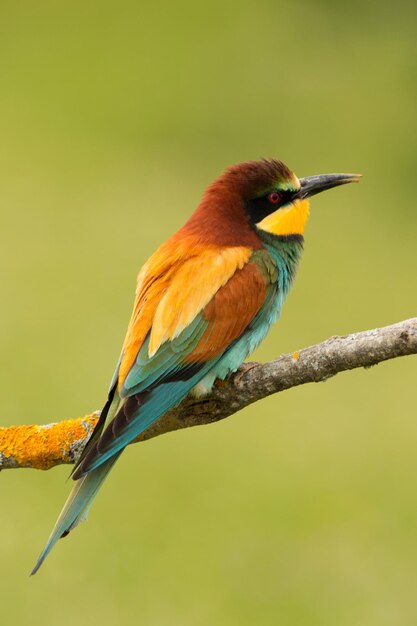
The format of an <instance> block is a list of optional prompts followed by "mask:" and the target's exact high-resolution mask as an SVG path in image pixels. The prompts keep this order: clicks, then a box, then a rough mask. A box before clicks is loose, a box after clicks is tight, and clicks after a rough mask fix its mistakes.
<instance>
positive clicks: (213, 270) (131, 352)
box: [118, 238, 252, 389]
mask: <svg viewBox="0 0 417 626" xmlns="http://www.w3.org/2000/svg"><path fill="white" fill-rule="evenodd" d="M251 254H252V250H251V248H248V247H244V246H236V247H230V248H225V247H220V246H207V245H204V246H203V245H198V244H197V245H196V244H195V243H194V242H193V241H192V240H191V238H189V239H188V238H187V239H186V238H183V239H181V240H178V239H176V238H172V239H170V240H168V241H167V242H166V243H165V244H163V245H162V246H161V247H160V248H159V249H158V250H157V251H156V252H155V254H154V255H153V256H152V257H151V258H150V259H149V261H148V262H147V263H146V264H145V265H144V267H143V268H142V270H141V272H140V273H139V276H138V285H137V289H136V298H135V304H134V309H133V314H132V317H131V320H130V323H129V327H128V330H127V334H126V338H125V341H124V344H123V349H122V357H121V362H120V368H119V375H118V388H119V389H120V388H121V387H122V385H123V382H124V381H125V379H126V376H127V374H128V373H129V370H130V369H131V367H132V365H133V364H134V362H135V359H136V357H137V354H138V352H139V350H140V348H141V346H142V344H143V342H144V341H145V339H146V337H147V335H148V333H150V341H149V357H152V356H153V355H155V353H156V352H157V351H158V349H159V348H160V346H161V345H162V344H164V343H165V342H166V341H171V340H173V339H175V338H176V337H178V336H179V335H180V334H181V332H182V331H183V330H184V329H185V328H186V327H187V326H188V325H189V324H190V323H191V322H192V321H193V319H195V317H196V316H197V315H198V313H199V312H200V311H202V310H203V309H204V311H205V315H206V314H207V315H208V316H211V317H213V316H214V315H215V309H208V310H207V313H206V309H205V307H206V308H207V305H209V303H210V301H211V300H212V298H213V296H215V295H216V293H217V292H218V290H219V289H220V288H221V287H223V286H224V285H226V284H227V283H228V281H229V279H230V278H231V277H232V276H233V275H234V274H235V272H236V271H238V270H240V269H242V268H243V267H244V266H245V264H246V263H247V262H248V261H249V259H250V256H251ZM227 293H228V294H229V295H228V297H230V296H231V292H229V291H228V292H227ZM223 300H224V299H223ZM219 306H223V308H224V305H221V300H219V301H218V303H217V307H219ZM207 319H209V317H208V318H207ZM210 319H211V318H210ZM222 332H223V335H224V336H226V335H225V333H224V331H219V333H218V338H217V339H216V341H217V342H218V344H219V345H220V343H219V342H220V336H221V334H222Z"/></svg>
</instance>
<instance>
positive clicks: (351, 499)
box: [0, 0, 417, 626]
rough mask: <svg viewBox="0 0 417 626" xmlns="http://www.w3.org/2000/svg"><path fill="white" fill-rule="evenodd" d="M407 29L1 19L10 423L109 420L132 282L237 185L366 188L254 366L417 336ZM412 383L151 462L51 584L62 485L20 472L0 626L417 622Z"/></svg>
mask: <svg viewBox="0 0 417 626" xmlns="http://www.w3.org/2000/svg"><path fill="white" fill-rule="evenodd" d="M411 5H412V3H410V5H408V4H406V3H405V4H402V3H401V2H400V3H396V4H395V6H394V5H392V3H389V2H379V3H376V2H365V3H362V2H355V1H353V2H349V3H342V2H330V0H329V1H326V0H322V1H319V2H314V3H308V2H303V1H300V0H296V1H294V0H291V1H289V0H288V1H287V2H272V1H270V2H268V1H266V0H262V1H260V0H258V1H256V2H242V1H240V2H224V1H222V2H220V1H217V0H215V1H214V2H210V3H206V4H204V3H196V2H184V1H182V0H179V1H177V2H174V3H169V2H165V3H161V2H153V3H139V2H131V3H129V2H113V3H111V2H100V3H99V2H88V1H86V0H83V1H82V2H81V1H80V0H73V1H72V2H71V3H65V2H60V3H57V2H52V1H50V2H44V1H41V2H36V3H34V2H28V1H24V0H22V1H19V0H16V1H14V2H10V1H9V2H8V1H5V0H3V1H2V2H1V6H0V142H1V147H0V209H1V229H0V262H1V268H2V271H1V282H0V285H1V307H0V336H1V350H0V359H1V372H2V377H1V409H0V410H1V423H2V424H3V425H7V424H13V423H32V422H38V423H42V422H48V421H51V420H54V419H55V420H56V419H63V418H66V417H75V416H77V415H81V414H84V413H87V412H89V411H90V410H93V409H97V408H100V406H102V404H103V402H104V399H105V395H106V390H107V386H108V384H109V381H110V378H111V375H112V372H113V368H114V366H115V363H116V360H117V357H118V353H119V350H120V345H121V342H122V340H123V336H124V332H125V328H126V325H127V321H128V318H129V316H130V308H131V305H132V300H133V293H134V285H135V276H136V273H137V271H138V269H139V268H140V266H141V264H142V263H143V262H144V261H145V260H146V258H147V257H148V255H149V254H150V253H151V252H152V251H153V250H154V249H155V247H156V246H158V244H160V243H161V242H162V241H163V240H164V239H165V238H166V237H167V236H168V235H170V234H171V233H172V232H173V231H174V230H175V229H176V228H178V227H179V226H180V225H181V224H182V223H183V222H184V221H185V219H186V218H187V216H188V215H189V214H190V212H191V211H192V209H193V208H194V207H195V206H196V204H197V203H198V200H199V197H200V195H201V193H202V191H203V189H204V187H205V186H206V185H207V184H208V183H209V182H210V181H211V180H212V179H213V178H214V177H216V176H217V175H218V174H219V173H220V172H221V170H222V169H223V168H224V167H225V166H227V165H229V164H231V163H235V162H238V161H243V160H246V159H254V158H258V157H263V156H265V157H270V156H271V157H277V158H281V159H282V160H284V161H285V162H287V163H288V164H289V166H290V167H291V168H293V169H294V171H295V172H296V173H297V174H298V175H299V176H305V175H310V174H317V173H324V172H332V171H342V172H343V171H358V172H361V173H363V174H364V178H363V180H362V182H361V184H360V185H359V186H356V185H352V186H349V187H345V188H343V189H338V190H334V191H332V192H329V193H328V194H323V195H322V196H320V197H317V198H314V200H313V202H312V212H311V218H310V222H309V225H308V229H307V233H306V236H307V241H306V250H305V254H304V257H303V260H302V263H301V267H300V270H299V273H298V278H297V281H296V284H295V286H294V289H293V291H292V293H291V296H290V298H289V300H288V302H287V304H286V306H285V309H284V313H283V316H282V318H281V320H280V322H279V323H278V324H277V325H276V327H275V328H274V329H273V331H272V332H271V333H270V335H269V337H268V339H267V340H266V341H265V343H264V345H263V346H262V348H261V349H260V350H258V352H257V353H256V355H255V358H257V359H262V360H268V359H271V358H273V357H276V356H278V355H279V354H281V353H282V352H286V351H293V350H296V349H299V348H302V347H303V346H306V345H309V344H313V343H315V342H318V341H321V340H323V339H325V338H327V337H328V336H331V335H334V334H340V333H347V332H353V331H358V330H363V329H366V328H373V327H376V326H380V325H385V324H389V323H392V322H395V321H399V320H401V319H403V318H407V317H411V316H412V315H415V314H416V304H417V294H416V256H415V250H416V222H417V219H416V201H415V194H416V186H415V172H416V167H417V156H416V148H415V146H416V141H415V138H416V134H415V133H416V114H415V111H416V91H417V88H416V73H417V54H416V44H415V38H416V33H415V23H416V18H417V12H416V10H415V8H412V6H411ZM414 6H415V5H414ZM416 374H417V370H416V361H415V360H413V358H411V357H409V358H407V359H402V360H396V361H392V362H390V363H386V364H382V365H379V366H378V367H375V368H373V369H371V370H368V371H364V370H361V371H355V372H352V373H347V374H342V375H340V376H339V377H337V378H336V379H333V380H331V381H328V382H327V383H325V384H320V385H309V386H305V387H303V388H298V389H293V390H291V391H289V392H286V393H285V394H280V395H278V396H276V397H273V398H270V399H268V400H265V401H263V402H259V403H257V404H256V405H254V406H252V407H250V408H249V409H247V410H245V411H243V412H241V413H240V414H238V415H235V416H233V417H231V418H230V419H228V420H225V421H224V422H222V423H219V424H216V425H213V426H208V427H203V428H196V429H189V430H187V431H184V432H181V433H173V434H170V435H167V436H164V437H160V438H158V439H156V440H154V441H151V442H149V443H146V444H143V445H138V446H135V447H132V448H131V449H129V450H127V452H126V453H125V454H124V455H123V458H122V460H121V461H120V462H119V463H118V465H117V466H116V469H115V470H114V472H113V473H112V475H111V477H110V478H109V480H108V482H107V484H106V485H105V488H104V489H103V491H102V493H101V494H100V496H99V498H98V499H97V502H96V503H95V506H94V508H93V511H92V514H91V515H90V520H89V522H88V524H85V525H83V526H82V527H81V528H80V529H78V530H77V531H76V532H75V533H73V534H72V535H71V537H69V538H68V539H67V540H65V541H63V542H60V543H59V544H58V546H57V547H56V549H55V550H54V552H53V553H52V555H51V557H50V559H49V560H48V561H47V563H46V564H45V566H44V568H43V569H42V570H41V572H40V573H39V575H38V576H36V577H35V578H32V579H29V578H28V573H29V571H30V569H31V567H32V566H33V564H34V561H35V559H36V557H37V555H38V553H39V551H40V548H41V547H42V545H43V544H44V542H45V540H46V538H47V535H48V534H49V531H50V529H51V526H52V524H53V522H54V520H55V518H56V516H57V514H58V511H59V509H60V507H61V505H62V503H63V501H64V499H65V497H66V494H67V492H68V490H69V487H70V485H69V483H66V482H65V481H66V478H67V475H68V468H65V467H63V468H57V469H54V470H52V471H50V472H47V473H42V472H37V471H32V470H22V471H10V472H3V473H2V474H1V479H0V485H1V516H0V561H1V571H2V575H1V584H0V600H1V601H0V607H1V608H0V615H1V618H0V620H1V623H2V624H3V623H4V624H6V623H12V624H14V626H18V625H19V626H20V625H23V624H24V625H26V624H29V623H42V624H46V625H48V626H49V625H52V624H62V625H63V626H64V625H65V626H66V625H69V624H74V623H79V624H86V623H89V624H98V623H100V624H102V625H103V626H106V625H113V624H126V625H127V626H130V625H133V624H144V625H146V626H175V625H179V626H195V625H197V624H198V625H199V626H212V625H216V626H223V625H225V626H234V625H236V626H237V625H239V626H246V625H252V624H262V625H271V626H272V625H276V624H282V625H284V626H287V625H294V626H301V625H309V626H310V625H317V626H326V625H329V626H334V625H335V624H337V625H338V626H345V625H349V626H350V625H352V626H362V625H363V626H373V625H375V626H376V625H378V626H384V625H388V624H389V625H391V624H393V625H394V624H395V625H397V624H416V623H417V597H416V589H417V454H416V449H417V419H416Z"/></svg>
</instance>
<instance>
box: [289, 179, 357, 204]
mask: <svg viewBox="0 0 417 626" xmlns="http://www.w3.org/2000/svg"><path fill="white" fill-rule="evenodd" d="M360 178H361V174H320V175H319V176H306V178H300V183H301V188H300V190H299V191H298V192H297V195H296V197H297V198H300V199H303V198H309V197H310V196H315V195H316V193H321V192H322V191H326V189H331V188H332V187H338V186H339V185H346V184H347V183H358V182H359V180H360Z"/></svg>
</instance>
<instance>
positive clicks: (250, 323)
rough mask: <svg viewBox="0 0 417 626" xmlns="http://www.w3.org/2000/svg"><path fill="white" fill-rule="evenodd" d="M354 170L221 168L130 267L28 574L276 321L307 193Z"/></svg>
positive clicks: (347, 179)
mask: <svg viewBox="0 0 417 626" xmlns="http://www.w3.org/2000/svg"><path fill="white" fill-rule="evenodd" d="M359 178H360V175H358V174H323V175H316V176H309V177H305V178H297V176H296V175H295V174H294V173H293V172H292V171H291V170H290V169H289V168H288V167H287V166H286V165H285V164H284V163H283V162H282V161H280V160H276V159H261V160H257V161H247V162H243V163H239V164H237V165H233V166H231V167H228V168H227V169H226V170H224V172H223V173H222V174H221V175H220V176H219V177H218V178H217V179H216V180H214V182H212V183H211V184H210V185H209V186H208V188H207V189H206V191H205V193H204V194H203V196H202V199H201V201H200V203H199V204H198V206H197V208H196V209H195V211H194V212H193V213H192V214H191V216H190V217H189V219H188V220H187V221H186V223H185V224H184V225H183V226H182V227H181V228H180V229H179V230H178V231H177V232H176V233H175V234H174V235H173V236H171V237H170V238H169V239H167V240H166V241H165V243H163V244H162V245H161V246H160V247H159V248H158V249H157V250H156V252H155V253H154V254H153V255H152V256H151V257H150V258H149V260H148V261H147V262H146V263H145V265H144V266H143V267H142V269H141V270H140V272H139V274H138V279H137V286H136V294H135V300H134V306H133V312H132V316H131V319H130V322H129V325H128V329H127V333H126V336H125V340H124V343H123V346H122V350H121V355H120V358H119V361H118V363H117V367H116V370H115V373H114V375H113V379H112V381H111V384H110V389H109V392H108V397H107V401H106V403H105V405H104V407H103V410H102V411H101V415H100V418H99V420H98V423H97V425H96V427H95V429H94V431H93V433H92V435H91V437H90V439H89V441H88V442H87V444H86V445H85V447H84V449H83V451H82V453H81V455H80V457H79V458H78V460H77V462H76V464H75V466H74V468H73V470H72V473H71V475H72V478H73V479H74V480H75V485H74V487H73V489H72V491H71V493H70V495H69V497H68V499H67V501H66V503H65V505H64V507H63V509H62V511H61V514H60V516H59V517H58V520H57V522H56V524H55V527H54V528H53V530H52V533H51V535H50V537H49V539H48V542H47V544H46V546H45V547H44V549H43V550H42V552H41V554H40V556H39V559H38V561H37V563H36V565H35V567H34V568H33V570H32V572H31V574H35V573H36V572H37V571H38V569H39V568H40V566H41V565H42V563H43V561H44V560H45V558H46V557H47V555H48V554H49V552H50V551H51V549H52V548H53V546H54V545H55V544H56V542H57V541H58V539H59V538H61V537H65V536H66V535H68V534H69V533H70V532H71V531H72V530H73V529H74V528H75V527H76V526H77V525H78V524H79V523H80V522H81V521H83V520H85V519H86V517H87V514H88V512H89V510H90V507H91V504H92V502H93V500H94V498H95V496H96V495H97V492H98V490H99V488H100V487H101V485H102V483H103V481H104V480H105V478H106V477H107V475H108V474H109V472H110V470H111V469H112V467H113V465H114V463H115V462H116V461H117V459H118V458H119V456H120V455H121V453H122V452H123V450H124V449H125V447H126V446H127V445H128V444H129V443H131V442H132V441H134V440H135V439H136V438H137V437H138V436H139V435H140V434H141V433H142V432H143V431H144V430H146V429H147V428H149V426H151V424H153V423H154V422H155V421H156V420H158V419H159V418H161V416H163V415H164V413H166V412H167V411H168V410H170V409H172V408H173V407H174V406H176V405H177V404H179V403H180V402H181V401H182V400H183V399H184V398H185V397H186V396H188V395H190V394H194V395H195V396H196V397H201V396H204V395H205V394H207V393H209V392H210V390H211V388H212V386H213V384H214V382H215V381H216V379H219V380H224V379H225V378H226V377H227V376H228V375H229V374H230V373H232V372H234V371H236V370H237V369H238V367H239V366H240V365H241V364H242V363H243V361H244V360H245V359H246V357H247V356H248V355H249V354H250V353H251V352H253V350H254V349H255V348H256V347H257V346H258V345H259V343H260V342H261V341H262V340H263V339H264V337H265V335H266V334H267V332H268V331H269V329H270V327H271V326H272V324H273V323H274V322H275V321H276V320H277V319H278V318H279V316H280V313H281V310H282V306H283V303H284V301H285V299H286V297H287V295H288V292H289V289H290V287H291V285H292V283H293V281H294V276H295V273H296V269H297V265H298V262H299V260H300V257H301V254H302V250H303V243H304V230H305V226H306V222H307V219H308V216H309V212H310V198H311V197H312V196H313V195H315V194H318V193H320V192H322V191H325V190H327V189H331V188H333V187H336V186H339V185H344V184H346V183H352V182H358V181H359Z"/></svg>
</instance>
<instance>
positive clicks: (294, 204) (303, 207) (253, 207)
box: [185, 159, 360, 247]
mask: <svg viewBox="0 0 417 626" xmlns="http://www.w3.org/2000/svg"><path fill="white" fill-rule="evenodd" d="M359 178H360V175H358V174H322V175H319V176H308V177H306V178H297V176H296V175H295V174H294V173H293V172H292V171H291V170H290V169H289V168H288V167H287V166H286V165H285V164H284V163H283V162H282V161H277V160H274V159H263V160H261V161H248V162H245V163H238V164H237V165H233V166H231V167H229V168H227V169H226V170H225V171H224V172H223V174H222V175H221V176H220V177H219V178H217V179H216V180H215V181H214V182H213V183H212V184H211V185H210V186H209V187H208V189H207V190H206V193H205V194H204V196H203V199H202V201H201V203H200V205H199V207H198V209H197V210H196V211H195V212H194V214H193V215H192V216H191V218H190V219H189V220H188V222H187V223H186V225H185V230H186V231H188V232H190V231H191V232H194V233H198V236H199V238H201V239H203V240H206V241H211V240H213V241H216V242H217V243H220V244H224V245H245V244H247V245H252V246H254V247H256V246H257V245H259V244H260V241H261V240H262V239H263V238H265V237H267V238H270V237H271V236H275V237H288V236H294V235H295V236H302V235H303V233H304V228H305V225H306V221H307V218H308V214H309V210H310V202H309V198H310V197H311V196H313V195H315V194H317V193H320V192H321V191H325V190H326V189H331V188H332V187H336V186H338V185H344V184H345V183H352V182H357V181H358V180H359ZM257 242H259V243H258V244H257Z"/></svg>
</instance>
